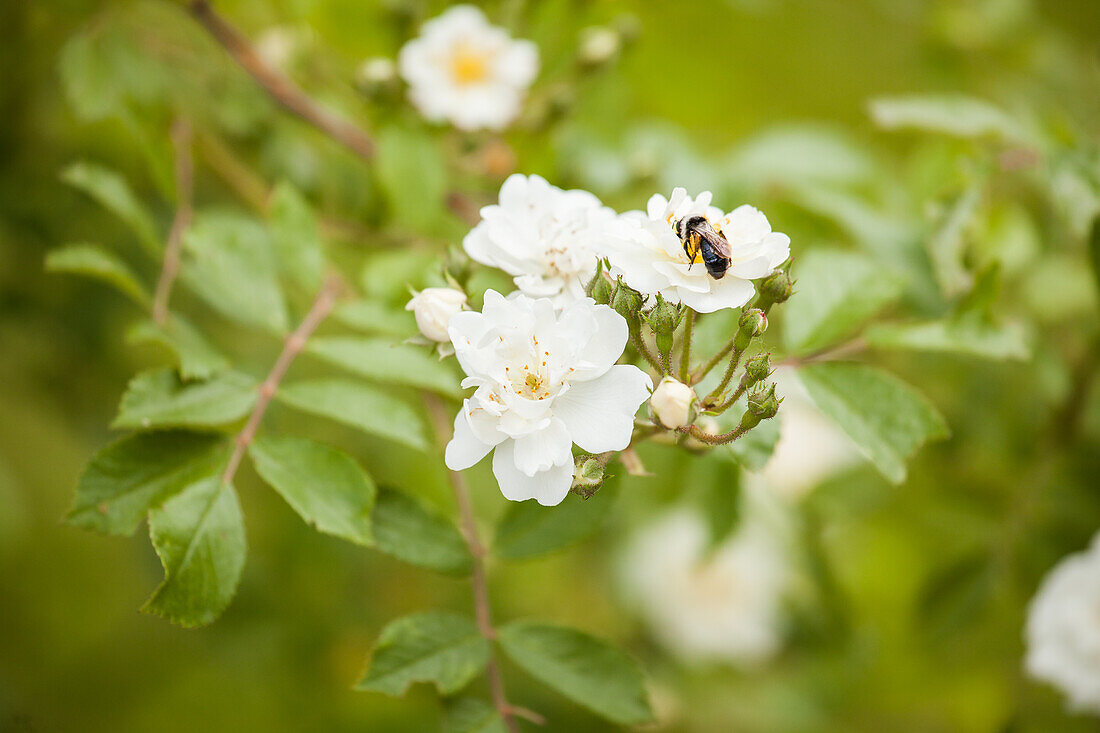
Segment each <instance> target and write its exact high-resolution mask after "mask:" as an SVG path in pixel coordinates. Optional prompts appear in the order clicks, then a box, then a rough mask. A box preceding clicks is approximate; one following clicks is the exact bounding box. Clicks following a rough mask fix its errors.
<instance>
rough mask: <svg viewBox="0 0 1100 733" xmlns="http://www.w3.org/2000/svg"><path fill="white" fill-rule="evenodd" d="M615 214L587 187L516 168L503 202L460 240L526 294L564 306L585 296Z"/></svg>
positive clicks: (502, 194)
mask: <svg viewBox="0 0 1100 733" xmlns="http://www.w3.org/2000/svg"><path fill="white" fill-rule="evenodd" d="M615 217H616V214H615V212H614V211H613V210H612V209H610V208H608V207H606V206H604V205H603V204H601V203H600V200H599V199H598V198H596V197H595V196H593V195H592V194H590V193H588V192H587V191H563V190H562V189H560V188H558V187H556V186H552V185H550V184H549V183H547V182H546V180H545V179H544V178H542V177H540V176H523V175H520V174H518V173H516V174H513V175H511V176H509V177H508V179H507V180H506V181H505V182H504V185H503V186H501V188H500V198H499V203H496V204H493V205H490V206H486V207H484V208H482V209H481V221H480V222H478V225H477V226H476V227H474V228H473V230H472V231H470V233H469V234H467V235H466V238H465V239H464V240H463V242H462V245H463V246H464V247H465V248H466V252H467V253H468V254H469V255H470V257H472V258H474V259H475V260H477V261H478V262H480V263H482V264H485V265H489V266H491V267H497V268H500V269H501V270H504V271H505V272H507V273H508V274H509V275H512V276H513V278H514V282H515V284H516V287H517V288H519V289H520V290H521V291H522V292H523V293H524V294H526V295H529V296H531V297H532V298H550V299H551V300H553V301H554V305H556V306H558V307H561V306H564V305H566V304H568V303H570V302H572V301H575V300H577V299H578V298H583V297H584V286H585V284H586V283H587V282H588V281H589V280H591V279H592V276H593V274H594V273H595V271H596V248H597V247H598V245H599V243H600V241H601V238H602V235H603V234H604V232H605V231H606V229H607V227H608V226H609V225H610V224H611V223H612V222H614V221H615Z"/></svg>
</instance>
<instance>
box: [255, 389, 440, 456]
mask: <svg viewBox="0 0 1100 733" xmlns="http://www.w3.org/2000/svg"><path fill="white" fill-rule="evenodd" d="M276 396H277V397H278V398H279V399H280V400H281V401H283V402H285V403H286V404H288V405H290V406H291V407H295V408H297V409H299V410H302V411H304V412H310V413H313V414H315V415H322V416H324V417H328V418H331V419H333V420H337V421H339V422H342V423H344V424H345V425H350V426H352V427H353V428H358V429H359V430H362V431H363V432H365V433H367V434H369V435H377V436H378V437H381V438H386V439H387V440H392V441H394V442H396V443H401V444H402V445H407V446H409V447H410V448H415V449H417V450H426V449H427V447H428V441H427V438H426V437H425V435H424V423H423V421H422V420H421V418H420V413H418V412H417V411H416V410H414V409H413V408H411V407H410V406H409V405H408V404H407V403H405V402H403V401H401V400H399V399H398V398H396V397H394V396H393V395H390V394H387V393H386V392H383V391H382V390H380V389H379V388H377V387H371V386H369V385H366V384H362V383H361V382H354V381H352V380H350V379H314V380H310V381H307V382H293V383H291V384H285V385H283V386H282V387H280V388H279V391H278V393H277V395H276Z"/></svg>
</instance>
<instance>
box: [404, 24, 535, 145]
mask: <svg viewBox="0 0 1100 733" xmlns="http://www.w3.org/2000/svg"><path fill="white" fill-rule="evenodd" d="M397 62H398V66H399V68H400V70H401V76H402V78H404V79H405V81H406V82H408V84H409V97H410V99H411V100H412V102H413V104H414V105H416V107H417V109H419V110H420V112H421V113H422V114H423V115H424V116H425V117H426V118H428V119H429V120H431V121H433V122H442V121H444V120H449V121H450V122H451V123H452V124H453V125H454V126H455V127H458V128H459V129H462V130H477V129H482V128H488V129H491V130H500V129H503V128H504V127H506V126H507V125H508V124H509V123H510V122H512V120H514V119H515V118H516V116H517V115H518V114H519V110H520V104H521V102H522V101H523V96H524V93H525V92H526V90H527V87H528V86H530V85H531V82H532V81H534V79H535V76H536V75H537V74H538V67H539V58H538V49H537V48H536V47H535V44H533V43H531V42H530V41H516V40H513V39H512V38H511V37H510V36H509V35H508V33H507V32H506V31H505V30H504V29H502V28H497V27H496V26H492V25H490V24H489V22H488V21H487V20H486V19H485V16H484V14H482V12H481V11H480V10H478V9H477V8H475V7H473V6H470V5H457V6H455V7H453V8H450V9H449V10H447V11H446V12H444V13H443V14H442V15H440V16H438V17H437V18H433V19H432V20H430V21H428V22H427V23H425V24H424V26H423V27H422V28H421V30H420V36H419V37H418V38H414V39H413V40H411V41H409V42H408V43H406V44H405V45H404V47H402V49H401V52H400V54H399V55H398V57H397Z"/></svg>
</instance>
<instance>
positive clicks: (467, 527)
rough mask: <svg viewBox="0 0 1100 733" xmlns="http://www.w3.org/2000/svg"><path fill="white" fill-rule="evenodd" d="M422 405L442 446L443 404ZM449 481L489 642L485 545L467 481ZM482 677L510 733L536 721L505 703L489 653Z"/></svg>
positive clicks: (428, 398) (480, 624) (492, 633)
mask: <svg viewBox="0 0 1100 733" xmlns="http://www.w3.org/2000/svg"><path fill="white" fill-rule="evenodd" d="M424 402H425V403H426V404H427V406H428V413H429V414H430V415H431V418H432V425H433V426H434V428H435V434H436V438H437V439H438V441H439V443H440V444H441V445H443V444H444V443H445V440H446V438H447V435H448V432H447V431H448V429H449V427H450V421H449V420H448V418H447V413H446V412H445V411H444V409H443V405H442V403H440V401H439V399H438V398H437V397H436V396H435V395H431V394H425V395H424ZM447 475H448V476H449V477H450V479H451V488H453V489H454V495H455V503H456V504H457V505H458V514H459V518H460V519H461V522H462V536H463V538H464V539H465V540H466V546H467V547H468V548H469V549H470V555H472V556H473V558H474V562H473V570H472V571H471V573H470V582H471V584H472V585H473V591H474V612H475V615H476V618H477V628H478V630H479V631H480V632H481V635H482V637H484V638H485V640H486V641H489V642H490V643H491V642H492V641H493V640H494V639H496V638H497V632H496V629H495V628H494V627H493V619H492V612H491V610H490V608H489V584H488V581H486V579H485V546H484V545H483V544H481V539H480V538H479V537H478V533H477V522H476V521H475V519H474V510H473V508H472V507H471V506H470V492H469V490H468V489H467V488H466V480H465V479H464V478H463V476H462V474H461V473H459V472H458V471H450V470H448V471H447ZM485 675H486V677H488V680H489V693H490V695H491V696H492V698H493V707H495V708H496V710H497V713H498V714H499V715H500V718H501V720H503V721H504V725H505V726H506V727H507V728H508V730H509V731H511V732H512V733H517V732H518V731H519V727H518V726H517V724H516V720H515V718H516V716H517V715H518V716H520V717H525V718H527V719H528V720H532V721H534V722H539V721H540V720H542V716H540V715H539V714H538V713H533V712H531V711H529V710H527V709H525V708H517V707H514V706H513V705H511V704H510V703H509V702H508V698H507V697H506V696H505V694H504V680H503V679H502V678H501V675H500V667H499V666H498V665H497V663H496V658H495V657H494V655H493V654H492V653H490V655H489V662H488V663H487V664H486V665H485Z"/></svg>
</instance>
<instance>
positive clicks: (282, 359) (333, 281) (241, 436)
mask: <svg viewBox="0 0 1100 733" xmlns="http://www.w3.org/2000/svg"><path fill="white" fill-rule="evenodd" d="M342 287H343V286H342V284H341V282H340V279H339V278H338V277H337V276H335V275H329V277H328V278H327V279H326V280H325V284H324V285H322V286H321V291H320V292H319V293H318V294H317V299H316V300H314V301H313V305H312V306H311V307H310V309H309V313H307V314H306V317H305V318H303V319H302V322H301V323H300V324H298V328H296V329H295V330H294V333H292V334H290V336H288V337H287V339H286V345H285V346H283V351H282V353H281V354H279V358H278V359H276V360H275V366H273V367H271V372H270V373H269V374H268V375H267V379H265V380H264V381H263V384H261V385H260V399H259V400H257V401H256V406H255V407H254V408H252V414H251V415H249V416H248V422H247V423H245V426H244V428H243V429H242V430H241V432H240V433H238V434H237V440H236V446H235V447H234V448H233V455H231V456H230V457H229V463H228V464H227V465H226V467H225V472H224V473H223V474H222V483H226V484H229V483H232V482H233V476H234V475H235V474H236V473H237V469H238V468H240V465H241V461H242V460H243V459H244V454H245V452H246V451H247V450H248V446H249V445H251V444H252V439H253V438H255V437H256V431H257V430H259V429H260V423H261V422H262V421H263V419H264V413H265V412H267V406H268V405H270V404H271V399H272V398H273V397H274V396H275V392H276V391H277V390H278V389H279V383H280V382H282V381H283V377H284V376H285V375H286V372H287V369H289V368H290V364H291V362H293V361H294V358H295V357H296V356H298V354H300V353H302V349H304V348H305V346H306V341H308V340H309V337H310V336H312V335H313V332H314V331H316V330H317V326H319V325H321V321H323V320H325V316H327V315H328V314H329V311H331V310H332V307H333V306H334V305H336V298H337V296H338V295H339V294H340V290H341V288H342Z"/></svg>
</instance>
